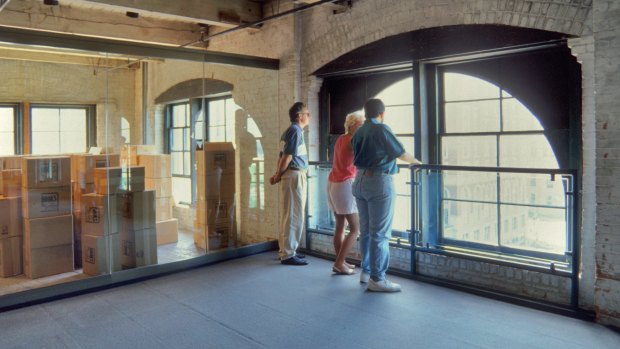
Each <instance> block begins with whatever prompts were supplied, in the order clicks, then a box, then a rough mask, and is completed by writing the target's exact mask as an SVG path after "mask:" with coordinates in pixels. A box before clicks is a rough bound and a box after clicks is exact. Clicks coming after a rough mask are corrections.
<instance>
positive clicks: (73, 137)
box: [60, 127, 87, 153]
mask: <svg viewBox="0 0 620 349" xmlns="http://www.w3.org/2000/svg"><path fill="white" fill-rule="evenodd" d="M85 129H86V127H84V129H82V130H81V131H67V132H65V131H62V132H60V153H85V152H86V151H87V149H86V136H85V134H84V130H85Z"/></svg>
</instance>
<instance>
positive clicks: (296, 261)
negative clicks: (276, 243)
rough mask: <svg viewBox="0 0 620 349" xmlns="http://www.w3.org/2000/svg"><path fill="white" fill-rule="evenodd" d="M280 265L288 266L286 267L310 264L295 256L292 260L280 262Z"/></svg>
mask: <svg viewBox="0 0 620 349" xmlns="http://www.w3.org/2000/svg"><path fill="white" fill-rule="evenodd" d="M280 263H282V264H286V265H307V264H308V262H307V261H305V260H303V259H301V258H299V257H297V256H293V257H291V258H287V259H285V260H282V261H280Z"/></svg>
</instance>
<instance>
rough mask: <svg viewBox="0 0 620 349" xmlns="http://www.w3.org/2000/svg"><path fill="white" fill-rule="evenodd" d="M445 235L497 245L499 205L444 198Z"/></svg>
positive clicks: (451, 237) (442, 205)
mask: <svg viewBox="0 0 620 349" xmlns="http://www.w3.org/2000/svg"><path fill="white" fill-rule="evenodd" d="M441 210H442V213H443V216H442V217H443V237H444V238H448V239H454V240H460V241H468V242H476V243H482V244H487V245H495V246H496V245H497V228H496V226H497V205H496V204H485V203H475V202H459V201H452V200H443V201H442V202H441Z"/></svg>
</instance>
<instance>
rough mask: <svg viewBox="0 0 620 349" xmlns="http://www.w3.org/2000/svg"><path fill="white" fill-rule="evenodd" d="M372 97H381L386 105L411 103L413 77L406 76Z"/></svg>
mask: <svg viewBox="0 0 620 349" xmlns="http://www.w3.org/2000/svg"><path fill="white" fill-rule="evenodd" d="M374 98H379V99H381V100H382V101H383V103H384V104H385V105H386V106H390V105H401V104H413V78H412V77H410V78H406V79H403V80H400V81H398V82H396V83H394V84H392V85H390V86H389V87H387V88H386V89H385V90H383V91H381V92H379V93H378V94H377V95H376V96H375V97H374ZM362 115H363V113H362Z"/></svg>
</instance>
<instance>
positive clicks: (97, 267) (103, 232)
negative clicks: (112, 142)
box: [81, 155, 157, 275]
mask: <svg viewBox="0 0 620 349" xmlns="http://www.w3.org/2000/svg"><path fill="white" fill-rule="evenodd" d="M121 158H122V155H121ZM94 177H95V181H94V184H95V193H94V194H86V195H82V198H81V212H82V256H83V258H82V265H83V270H84V273H85V274H88V275H99V274H101V273H106V272H107V271H108V265H110V266H111V271H112V272H114V271H118V270H121V269H129V268H135V267H140V266H145V265H150V264H156V263H157V242H156V234H155V191H153V190H146V191H145V190H144V184H145V181H144V167H139V166H130V167H107V168H96V169H95V170H94Z"/></svg>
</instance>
